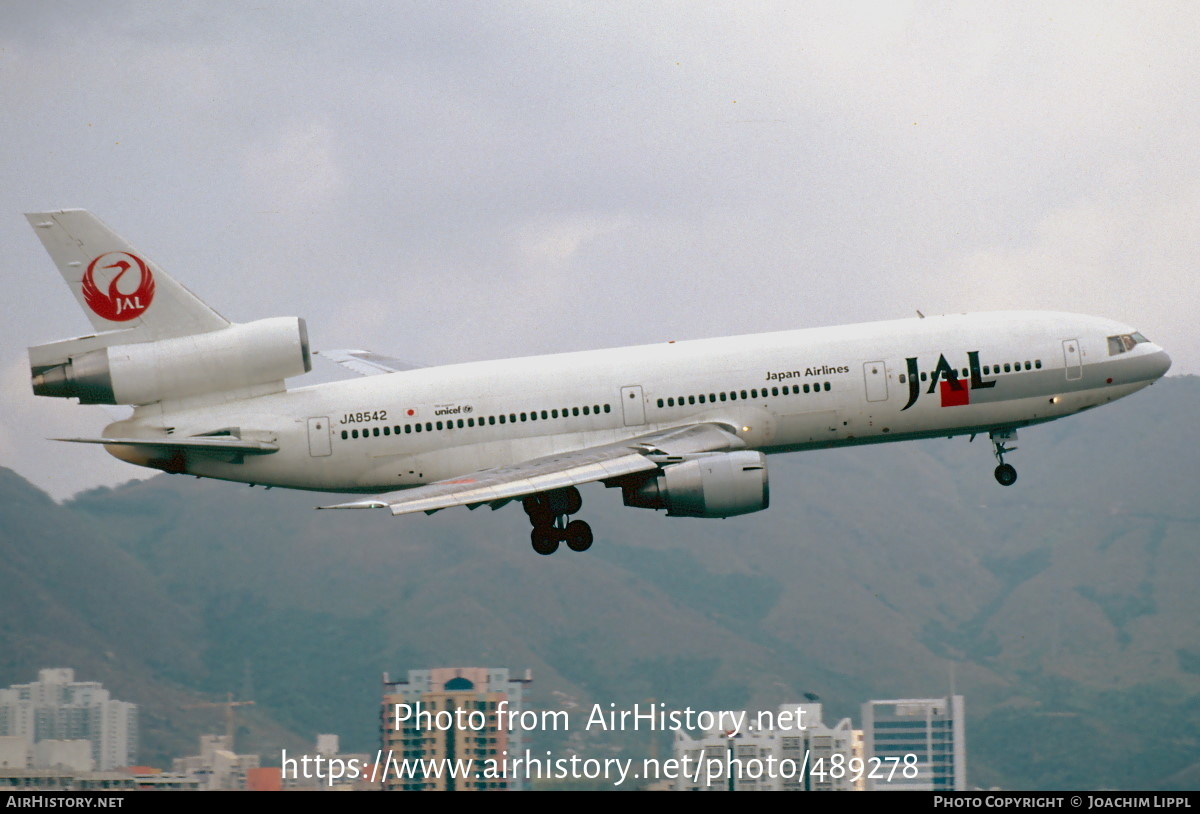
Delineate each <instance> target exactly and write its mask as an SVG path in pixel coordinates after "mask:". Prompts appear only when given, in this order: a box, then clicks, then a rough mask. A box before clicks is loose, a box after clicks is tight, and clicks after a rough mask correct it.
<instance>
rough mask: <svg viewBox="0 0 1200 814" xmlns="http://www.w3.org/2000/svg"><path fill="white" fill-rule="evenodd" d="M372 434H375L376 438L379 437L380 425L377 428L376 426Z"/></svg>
mask: <svg viewBox="0 0 1200 814" xmlns="http://www.w3.org/2000/svg"><path fill="white" fill-rule="evenodd" d="M372 435H374V436H375V437H376V438H378V437H379V428H378V427H375V428H374V431H373V432H372Z"/></svg>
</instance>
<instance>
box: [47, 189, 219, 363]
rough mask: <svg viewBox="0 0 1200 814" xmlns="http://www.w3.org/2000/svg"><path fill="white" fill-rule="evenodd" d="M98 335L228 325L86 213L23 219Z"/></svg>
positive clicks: (142, 337)
mask: <svg viewBox="0 0 1200 814" xmlns="http://www.w3.org/2000/svg"><path fill="white" fill-rule="evenodd" d="M25 217H26V218H27V219H28V220H29V223H30V225H31V226H33V230H34V232H35V233H36V234H37V236H38V238H39V239H40V240H41V241H42V245H43V246H45V247H46V251H47V252H49V254H50V257H51V258H52V259H53V260H54V263H55V265H57V266H58V270H59V272H61V273H62V276H63V278H64V279H65V280H66V281H67V285H68V286H70V287H71V292H72V293H73V294H74V295H75V299H76V300H77V301H78V302H79V307H80V308H82V309H83V312H84V313H85V314H86V315H87V317H88V319H89V320H91V323H92V327H93V328H95V329H96V331H97V332H107V331H127V332H129V333H127V334H126V335H127V336H130V338H133V337H134V336H136V337H137V340H135V341H152V340H158V339H169V338H173V337H180V336H191V335H193V334H202V333H208V332H210V331H215V330H219V329H221V328H226V327H228V326H229V321H228V320H226V319H225V318H224V317H222V316H221V315H220V314H218V313H217V312H216V311H214V310H213V309H212V308H210V307H209V306H208V305H206V304H205V303H204V302H203V301H202V300H201V299H200V298H199V297H197V296H196V295H195V294H193V293H192V292H191V291H188V290H187V289H186V288H184V287H183V286H182V285H180V284H179V283H178V282H177V281H176V280H175V279H174V278H172V277H171V276H169V275H168V274H167V273H166V272H164V271H163V270H162V269H161V268H159V267H158V265H156V264H155V263H154V262H153V261H151V260H147V259H146V258H145V257H144V256H143V255H142V254H141V253H140V252H138V251H137V250H135V249H134V248H133V247H132V246H131V245H129V243H128V242H127V241H125V239H124V238H122V237H121V236H120V235H118V234H117V233H116V232H114V231H113V230H112V229H110V228H108V226H106V225H105V224H104V223H103V222H102V221H101V220H100V219H99V218H97V217H96V216H95V215H93V214H92V213H91V212H88V211H87V210H85V209H64V210H61V211H58V212H31V213H28V214H26V215H25Z"/></svg>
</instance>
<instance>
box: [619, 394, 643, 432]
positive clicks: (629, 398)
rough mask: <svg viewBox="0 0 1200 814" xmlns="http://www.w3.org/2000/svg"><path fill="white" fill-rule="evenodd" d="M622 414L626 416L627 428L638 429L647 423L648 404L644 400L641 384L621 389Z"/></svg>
mask: <svg viewBox="0 0 1200 814" xmlns="http://www.w3.org/2000/svg"><path fill="white" fill-rule="evenodd" d="M621 413H622V415H624V416H625V426H626V427H636V426H638V425H640V424H645V423H646V402H645V399H643V398H642V386H641V385H640V384H631V385H629V386H627V387H622V388H621Z"/></svg>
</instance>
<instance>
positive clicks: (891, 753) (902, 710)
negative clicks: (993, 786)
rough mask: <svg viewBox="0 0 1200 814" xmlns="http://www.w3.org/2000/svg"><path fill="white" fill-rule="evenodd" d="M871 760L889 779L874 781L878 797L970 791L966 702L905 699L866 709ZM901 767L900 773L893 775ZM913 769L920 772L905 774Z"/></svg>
mask: <svg viewBox="0 0 1200 814" xmlns="http://www.w3.org/2000/svg"><path fill="white" fill-rule="evenodd" d="M862 719H863V738H864V742H865V743H864V746H865V752H866V757H867V758H868V759H870V758H879V759H880V761H881V762H880V772H878V773H885V772H887V773H889V774H891V779H890V781H889V780H888V779H887V778H886V777H883V778H879V777H874V778H868V786H867V787H868V788H869V789H872V790H876V791H885V790H890V791H965V790H966V788H967V736H966V716H965V715H964V713H963V697H962V696H961V695H952V696H949V697H947V698H903V699H893V700H889V701H868V702H867V703H865V704H863V708H862ZM893 765H895V766H898V767H899V770H898V771H896V772H895V773H890V772H888V769H889V768H890V767H891V766H893ZM907 766H912V767H914V769H915V771H909V772H905V771H904V769H905V768H906V767H907Z"/></svg>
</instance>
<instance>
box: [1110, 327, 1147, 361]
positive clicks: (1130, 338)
mask: <svg viewBox="0 0 1200 814" xmlns="http://www.w3.org/2000/svg"><path fill="white" fill-rule="evenodd" d="M1149 341H1150V340H1149V339H1147V338H1146V337H1144V336H1142V335H1141V334H1140V333H1137V332H1136V331H1135V332H1134V333H1131V334H1120V335H1118V336H1110V337H1109V338H1108V355H1109V356H1116V355H1117V354H1118V353H1125V352H1126V351H1130V350H1133V349H1134V347H1136V346H1137V345H1139V344H1141V343H1142V342H1149Z"/></svg>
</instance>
